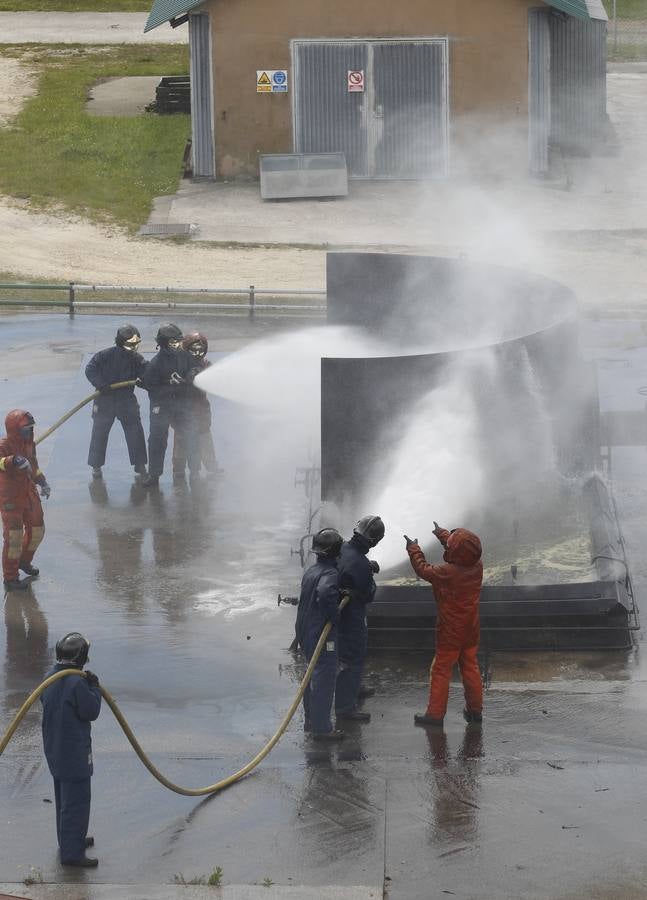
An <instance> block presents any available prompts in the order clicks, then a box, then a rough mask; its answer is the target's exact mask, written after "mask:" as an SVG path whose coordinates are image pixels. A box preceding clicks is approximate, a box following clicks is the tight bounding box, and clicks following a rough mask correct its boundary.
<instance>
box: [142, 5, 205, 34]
mask: <svg viewBox="0 0 647 900" xmlns="http://www.w3.org/2000/svg"><path fill="white" fill-rule="evenodd" d="M202 3H204V0H155V2H154V3H153V7H152V9H151V11H150V13H149V14H148V19H147V20H146V25H144V33H146V32H147V31H152V30H153V28H157V26H158V25H163V24H164V23H165V22H170V21H171V19H175V18H176V17H177V16H183V15H184V13H187V12H189V10H190V9H193V7H194V6H200V5H201V4H202Z"/></svg>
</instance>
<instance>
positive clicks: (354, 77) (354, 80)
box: [348, 72, 364, 84]
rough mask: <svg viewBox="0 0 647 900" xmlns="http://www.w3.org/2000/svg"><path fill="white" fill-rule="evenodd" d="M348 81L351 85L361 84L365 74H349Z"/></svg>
mask: <svg viewBox="0 0 647 900" xmlns="http://www.w3.org/2000/svg"><path fill="white" fill-rule="evenodd" d="M348 80H349V81H350V83H351V84H361V83H362V81H364V73H363V72H349V73H348Z"/></svg>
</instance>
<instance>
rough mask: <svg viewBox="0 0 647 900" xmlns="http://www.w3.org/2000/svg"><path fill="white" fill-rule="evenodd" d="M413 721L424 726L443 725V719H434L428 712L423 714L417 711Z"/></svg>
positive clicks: (437, 726)
mask: <svg viewBox="0 0 647 900" xmlns="http://www.w3.org/2000/svg"><path fill="white" fill-rule="evenodd" d="M413 721H414V724H415V725H422V726H423V727H424V728H442V727H443V719H432V717H431V716H428V715H427V714H426V713H424V714H422V715H421V714H420V713H416V714H415V716H414V717H413Z"/></svg>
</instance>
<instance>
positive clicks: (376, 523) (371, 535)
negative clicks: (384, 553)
mask: <svg viewBox="0 0 647 900" xmlns="http://www.w3.org/2000/svg"><path fill="white" fill-rule="evenodd" d="M353 534H359V536H360V537H363V538H364V540H365V541H367V542H368V545H369V547H374V546H375V545H376V544H379V543H380V541H381V540H382V538H383V537H384V522H383V521H382V519H380V517H379V516H364V518H363V519H360V520H359V522H358V523H357V525H356V526H355V527H354V528H353Z"/></svg>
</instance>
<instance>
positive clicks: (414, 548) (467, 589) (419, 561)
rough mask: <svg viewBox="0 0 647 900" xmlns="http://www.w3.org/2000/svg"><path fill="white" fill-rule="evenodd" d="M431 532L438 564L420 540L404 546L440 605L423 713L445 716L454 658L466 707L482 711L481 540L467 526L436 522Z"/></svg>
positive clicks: (419, 575) (419, 574)
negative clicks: (438, 548) (439, 552)
mask: <svg viewBox="0 0 647 900" xmlns="http://www.w3.org/2000/svg"><path fill="white" fill-rule="evenodd" d="M434 534H435V535H436V537H437V538H438V540H439V541H440V543H441V544H442V545H443V547H445V554H444V557H443V559H444V560H445V562H444V563H443V564H442V565H439V566H432V565H431V564H430V563H428V562H427V561H426V560H425V555H424V553H423V552H422V550H421V549H420V547H419V546H418V544H415V543H412V544H410V546H408V547H407V551H408V553H409V559H410V560H411V565H412V566H413V569H414V571H415V573H416V575H417V576H418V577H419V578H423V579H424V580H425V581H428V582H429V583H430V584H431V585H432V587H433V589H434V596H435V598H436V604H437V606H438V616H437V620H436V655H435V656H434V659H433V662H432V664H431V671H430V686H429V703H428V706H427V712H426V715H428V716H430V717H431V718H433V719H443V718H444V717H445V713H446V711H447V699H448V697H449V681H450V678H451V674H452V669H453V668H454V665H455V664H456V663H458V667H459V669H460V673H461V678H462V680H463V688H464V690H465V706H466V709H467V711H468V712H475V713H480V712H481V710H482V708H483V687H482V684H481V673H480V670H479V664H478V660H477V658H476V653H477V650H478V644H479V637H480V620H479V597H480V593H481V584H482V582H483V563H482V562H481V541H480V540H479V538H478V537H477V536H476V535H475V534H473V533H472V532H471V531H468V530H467V529H466V528H457V529H456V530H455V531H452V532H451V533H450V532H449V531H447V530H446V529H444V528H438V529H437V530H436V531H435V532H434Z"/></svg>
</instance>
